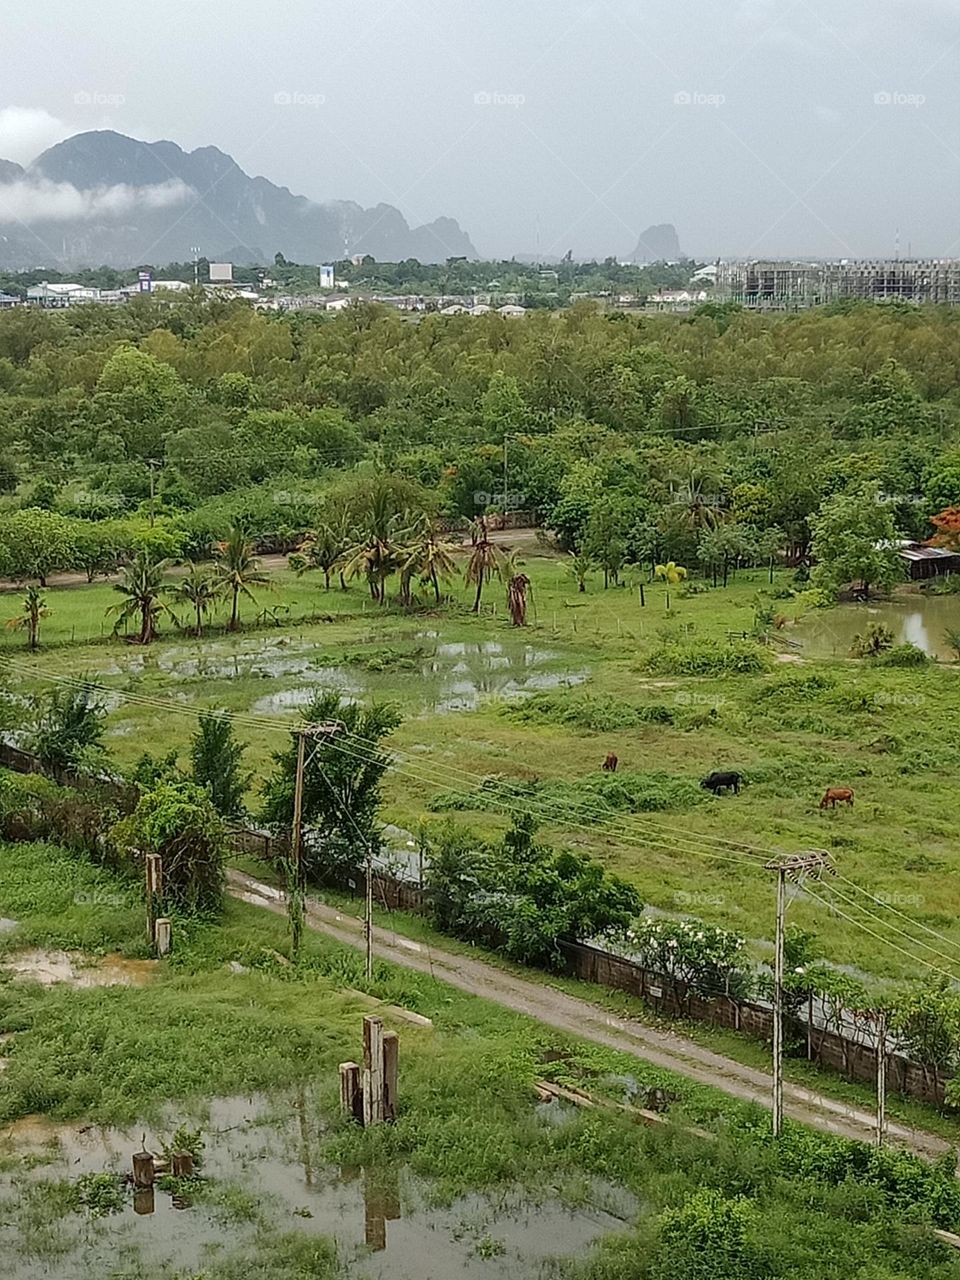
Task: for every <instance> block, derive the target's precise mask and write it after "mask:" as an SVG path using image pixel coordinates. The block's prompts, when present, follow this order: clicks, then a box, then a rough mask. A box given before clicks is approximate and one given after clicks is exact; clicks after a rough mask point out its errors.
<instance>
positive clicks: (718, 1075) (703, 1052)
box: [229, 870, 950, 1158]
mask: <svg viewBox="0 0 960 1280" xmlns="http://www.w3.org/2000/svg"><path fill="white" fill-rule="evenodd" d="M229 887H230V892H231V893H232V894H234V896H236V897H238V898H242V899H243V901H245V902H250V903H253V904H254V905H255V906H258V907H266V908H267V909H268V910H270V911H275V912H279V913H280V914H285V912H286V904H285V901H284V896H283V894H282V893H281V892H280V890H278V889H274V888H273V887H271V886H270V885H266V884H261V883H260V882H259V881H258V880H254V879H253V878H252V877H251V876H248V875H244V874H243V873H242V872H240V871H233V870H231V871H230V872H229ZM306 916H307V923H308V924H309V925H310V926H311V928H314V929H317V930H319V931H320V932H321V933H324V934H326V935H327V936H328V937H331V938H334V939H335V940H336V941H337V942H340V943H343V945H344V946H348V947H358V948H359V947H362V946H363V932H362V930H363V926H362V923H361V921H359V920H356V919H354V917H353V916H346V915H343V914H341V913H340V912H339V911H337V910H335V909H334V908H333V907H328V906H325V905H324V904H323V903H321V902H318V901H316V900H315V899H308V900H307V908H306ZM374 950H375V953H376V955H377V956H378V957H380V958H382V959H384V960H389V961H391V962H392V963H394V964H398V965H402V966H403V967H404V968H407V969H415V970H416V971H417V972H419V973H427V974H430V976H431V977H434V978H437V979H439V980H441V981H443V982H448V983H450V985H451V986H453V987H458V988H459V989H460V990H461V991H466V992H468V993H469V994H470V995H475V996H482V997H483V998H484V999H487V1000H492V1001H494V1002H495V1003H497V1004H500V1005H503V1006H504V1008H507V1009H512V1010H514V1011H515V1012H517V1013H524V1014H527V1015H528V1016H529V1017H531V1018H536V1019H537V1020H538V1021H539V1022H542V1023H544V1024H545V1025H546V1026H550V1027H556V1028H557V1030H559V1031H565V1032H568V1033H569V1034H571V1035H575V1036H580V1037H581V1038H582V1039H584V1040H592V1041H593V1042H594V1043H596V1044H601V1045H604V1046H606V1047H607V1048H609V1049H618V1050H620V1051H621V1052H622V1053H631V1054H634V1055H635V1056H636V1057H638V1058H642V1059H643V1060H644V1061H645V1062H650V1063H652V1064H653V1065H654V1066H657V1067H663V1068H664V1069H665V1070H668V1071H675V1072H676V1073H677V1074H678V1075H682V1076H686V1077H687V1079H689V1080H696V1081H697V1082H698V1083H699V1084H705V1085H711V1086H712V1087H713V1088H715V1089H721V1090H722V1091H723V1092H724V1093H728V1094H730V1095H731V1096H732V1097H735V1098H740V1099H743V1100H745V1101H750V1102H756V1103H759V1104H760V1105H761V1106H763V1107H769V1106H770V1097H771V1091H772V1082H771V1079H770V1076H769V1075H767V1073H766V1072H764V1071H756V1070H754V1069H753V1068H752V1067H746V1066H743V1065H742V1063H739V1062H735V1061H733V1059H731V1058H724V1057H722V1056H721V1055H720V1054H717V1053H713V1052H711V1050H709V1049H705V1048H703V1047H702V1046H701V1045H698V1044H696V1043H695V1042H694V1041H692V1040H688V1039H686V1038H685V1037H683V1036H680V1035H675V1034H674V1033H673V1032H665V1031H657V1030H655V1029H653V1028H652V1027H647V1026H644V1024H643V1023H642V1022H635V1021H633V1020H632V1019H629V1018H617V1017H614V1016H613V1015H611V1014H608V1013H606V1012H605V1011H604V1010H603V1009H601V1008H600V1007H599V1006H597V1005H594V1004H591V1003H590V1002H589V1001H587V1000H581V999H579V998H578V997H576V996H571V995H568V994H567V993H566V992H564V991H559V990H557V989H556V988H554V987H550V986H547V985H545V984H544V983H541V982H532V981H529V980H527V979H525V978H518V977H515V976H514V975H513V974H511V973H506V972H504V971H503V970H502V969H498V968H496V967H494V966H493V965H490V964H487V963H486V962H485V961H483V960H479V959H475V958H473V957H471V956H459V955H453V954H451V953H450V952H447V951H439V950H437V949H436V948H435V947H432V946H431V947H427V946H425V945H422V944H421V943H419V942H414V941H413V940H412V939H410V938H405V937H403V935H402V934H398V933H394V932H392V931H391V930H387V929H382V928H379V927H377V928H375V929H374ZM784 1108H785V1110H786V1112H787V1114H788V1115H789V1116H791V1117H792V1118H793V1119H794V1120H799V1121H801V1122H802V1123H803V1124H807V1125H810V1126H811V1128H814V1129H820V1130H823V1131H824V1132H827V1133H836V1134H840V1135H842V1136H843V1137H845V1138H857V1139H860V1140H861V1141H867V1142H869V1141H872V1139H873V1134H874V1117H873V1115H872V1113H870V1112H867V1111H862V1110H860V1109H859V1108H857V1107H850V1106H847V1105H845V1104H844V1103H842V1102H836V1101H834V1100H833V1099H832V1098H826V1097H824V1096H823V1095H822V1094H819V1093H815V1092H813V1091H812V1090H810V1089H804V1088H802V1087H801V1086H800V1085H795V1084H789V1083H787V1084H785V1085H784ZM888 1135H889V1140H890V1141H891V1143H896V1144H897V1145H900V1146H903V1147H907V1148H908V1149H910V1150H912V1151H915V1152H916V1153H917V1154H918V1155H921V1156H925V1157H927V1158H932V1157H935V1156H939V1155H942V1154H943V1152H945V1151H948V1150H949V1149H950V1144H949V1143H948V1142H946V1141H945V1140H944V1139H943V1138H939V1137H937V1136H936V1135H934V1134H931V1133H925V1132H923V1131H922V1130H919V1129H910V1128H907V1127H906V1126H904V1125H898V1124H896V1123H894V1122H892V1121H891V1122H888Z"/></svg>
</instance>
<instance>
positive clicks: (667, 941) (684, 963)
mask: <svg viewBox="0 0 960 1280" xmlns="http://www.w3.org/2000/svg"><path fill="white" fill-rule="evenodd" d="M744 948H745V943H744V940H743V938H741V937H740V935H739V934H737V933H733V932H731V930H729V929H721V928H720V927H719V926H717V925H713V924H704V922H703V921H702V920H663V919H653V918H648V917H646V916H644V917H642V918H641V919H639V920H637V921H636V922H635V923H634V924H633V925H632V926H631V928H630V929H628V931H627V935H626V947H625V949H626V950H627V951H629V952H630V953H632V955H633V956H634V958H636V960H637V961H638V962H639V963H640V964H642V965H643V966H644V968H647V969H655V970H656V971H657V972H658V973H663V974H665V975H666V976H667V977H670V978H675V979H676V980H677V981H678V982H683V983H685V984H686V985H687V986H688V987H690V988H691V989H692V990H693V991H695V992H696V993H697V994H698V995H702V996H711V995H717V994H721V993H722V994H725V995H738V996H746V995H748V994H749V993H750V989H751V985H752V973H751V969H750V965H749V962H748V961H747V957H746V955H745V954H744Z"/></svg>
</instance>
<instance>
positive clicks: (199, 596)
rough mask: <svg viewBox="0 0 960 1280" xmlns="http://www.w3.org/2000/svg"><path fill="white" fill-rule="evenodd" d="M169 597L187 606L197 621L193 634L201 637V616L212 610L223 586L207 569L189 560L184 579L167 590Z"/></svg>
mask: <svg viewBox="0 0 960 1280" xmlns="http://www.w3.org/2000/svg"><path fill="white" fill-rule="evenodd" d="M168 590H169V592H170V595H171V596H172V597H173V598H174V599H175V600H179V601H180V603H181V604H188V605H189V606H190V608H191V609H192V610H193V612H194V616H195V618H196V620H197V622H196V626H195V627H194V630H193V633H194V635H195V636H202V635H203V615H204V614H205V613H208V612H209V611H210V609H212V608H213V606H214V604H215V603H216V602H217V600H219V599H220V595H221V593H222V591H223V584H222V583H220V582H218V581H217V579H216V578H215V577H214V576H213V574H212V573H211V572H210V570H209V569H206V568H204V567H203V565H199V564H194V562H193V561H192V560H191V561H190V562H189V564H188V566H187V574H186V577H185V578H183V579H182V580H181V581H180V582H177V583H174V584H172V585H171V586H170V587H169V588H168Z"/></svg>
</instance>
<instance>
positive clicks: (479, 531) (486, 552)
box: [463, 516, 505, 613]
mask: <svg viewBox="0 0 960 1280" xmlns="http://www.w3.org/2000/svg"><path fill="white" fill-rule="evenodd" d="M474 534H475V539H476V540H475V541H474V544H473V548H472V550H471V552H470V559H469V560H468V561H467V567H466V569H465V570H464V574H463V576H464V579H465V580H466V581H467V582H468V583H473V584H475V585H476V588H477V594H476V597H475V599H474V602H473V612H474V613H479V612H480V597H481V596H482V594H483V586H484V583H486V582H489V581H490V579H491V578H500V579H501V580H502V578H503V570H504V563H505V561H504V557H503V554H502V552H501V551H500V549H499V548H498V547H497V546H496V544H495V543H493V542H491V541H490V537H489V534H488V533H487V523H486V521H485V520H484V518H483V516H481V517H480V519H479V520H478V521H477V523H476V526H475V527H474Z"/></svg>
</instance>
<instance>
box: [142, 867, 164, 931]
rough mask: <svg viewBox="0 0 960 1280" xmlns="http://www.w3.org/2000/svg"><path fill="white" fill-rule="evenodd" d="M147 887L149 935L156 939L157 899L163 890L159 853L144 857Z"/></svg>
mask: <svg viewBox="0 0 960 1280" xmlns="http://www.w3.org/2000/svg"><path fill="white" fill-rule="evenodd" d="M144 875H145V876H146V887H147V937H148V938H149V939H150V941H151V942H153V940H154V936H155V930H156V923H157V900H158V899H159V897H160V894H161V892H162V891H163V859H162V858H161V857H160V855H159V853H148V854H147V855H146V857H145V859H144Z"/></svg>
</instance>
